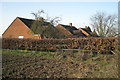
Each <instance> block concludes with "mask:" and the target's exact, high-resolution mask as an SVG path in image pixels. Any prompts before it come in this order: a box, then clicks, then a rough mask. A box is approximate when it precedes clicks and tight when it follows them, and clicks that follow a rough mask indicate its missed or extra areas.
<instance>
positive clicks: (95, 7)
mask: <svg viewBox="0 0 120 80" xmlns="http://www.w3.org/2000/svg"><path fill="white" fill-rule="evenodd" d="M40 9H43V10H44V11H45V12H46V13H47V14H48V15H49V16H50V17H55V16H59V17H61V22H60V24H65V25H69V23H72V24H73V26H75V27H77V28H79V27H84V26H90V27H91V25H90V17H91V16H93V15H94V14H95V13H96V12H105V13H106V14H116V15H118V2H114V1H113V2H7V1H6V2H2V3H0V13H1V15H0V23H1V25H0V27H1V29H0V35H2V33H3V32H4V31H5V30H6V29H7V28H8V27H9V25H10V24H11V23H12V22H13V20H14V19H15V18H16V17H22V18H28V19H34V16H33V15H32V14H31V13H32V12H37V11H38V10H40ZM91 28H92V27H91Z"/></svg>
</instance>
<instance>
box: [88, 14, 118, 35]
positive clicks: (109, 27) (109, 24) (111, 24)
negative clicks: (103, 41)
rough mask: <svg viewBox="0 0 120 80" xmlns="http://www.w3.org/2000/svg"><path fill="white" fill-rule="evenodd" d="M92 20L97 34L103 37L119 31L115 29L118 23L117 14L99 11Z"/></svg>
mask: <svg viewBox="0 0 120 80" xmlns="http://www.w3.org/2000/svg"><path fill="white" fill-rule="evenodd" d="M90 20H91V25H92V26H93V29H95V30H96V32H97V34H98V35H99V36H101V37H105V36H107V35H108V34H109V35H112V34H113V32H114V33H115V32H117V31H116V29H115V26H116V24H117V16H116V15H106V14H105V13H104V12H97V13H96V14H95V15H93V16H92V17H91V18H90Z"/></svg>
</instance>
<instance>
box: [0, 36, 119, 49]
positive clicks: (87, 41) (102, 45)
mask: <svg viewBox="0 0 120 80" xmlns="http://www.w3.org/2000/svg"><path fill="white" fill-rule="evenodd" d="M116 40H117V39H116V38H114V37H111V38H74V39H41V40H40V39H18V38H2V48H3V49H20V50H56V49H85V50H114V49H115V48H116V45H117V43H116Z"/></svg>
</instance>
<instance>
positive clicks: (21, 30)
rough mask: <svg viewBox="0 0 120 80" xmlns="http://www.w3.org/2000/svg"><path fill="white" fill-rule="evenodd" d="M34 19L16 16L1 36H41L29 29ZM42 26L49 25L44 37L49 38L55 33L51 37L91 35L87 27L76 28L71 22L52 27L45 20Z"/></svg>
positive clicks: (37, 37)
mask: <svg viewBox="0 0 120 80" xmlns="http://www.w3.org/2000/svg"><path fill="white" fill-rule="evenodd" d="M42 20H43V18H40V21H42ZM34 21H35V20H32V19H26V18H20V17H17V18H16V19H15V20H14V21H13V22H12V23H11V25H10V26H9V27H8V28H7V29H6V31H5V32H4V33H3V34H2V38H34V39H41V38H43V36H42V37H41V36H39V35H38V34H37V32H35V31H32V30H31V27H32V24H33V23H34ZM44 26H47V27H48V26H49V27H48V29H46V31H47V32H46V35H45V37H46V38H47V37H48V38H49V36H51V35H54V34H55V33H56V34H57V35H56V37H55V36H54V37H53V38H58V36H59V38H80V37H89V36H92V35H91V32H90V31H88V30H87V27H85V28H79V29H77V28H76V27H75V26H72V23H69V25H63V24H58V25H57V26H56V27H54V26H53V25H51V24H50V23H49V22H45V24H44ZM50 32H51V33H50Z"/></svg>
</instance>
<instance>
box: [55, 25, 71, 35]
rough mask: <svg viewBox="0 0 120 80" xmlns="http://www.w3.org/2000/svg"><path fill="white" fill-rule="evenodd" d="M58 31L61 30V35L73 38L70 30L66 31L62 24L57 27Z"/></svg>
mask: <svg viewBox="0 0 120 80" xmlns="http://www.w3.org/2000/svg"><path fill="white" fill-rule="evenodd" d="M56 29H57V30H59V31H60V32H61V33H64V34H65V36H66V37H72V36H73V35H72V33H71V32H69V31H68V30H66V29H65V28H64V27H63V26H61V25H60V24H59V25H58V26H56Z"/></svg>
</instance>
